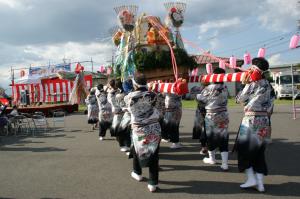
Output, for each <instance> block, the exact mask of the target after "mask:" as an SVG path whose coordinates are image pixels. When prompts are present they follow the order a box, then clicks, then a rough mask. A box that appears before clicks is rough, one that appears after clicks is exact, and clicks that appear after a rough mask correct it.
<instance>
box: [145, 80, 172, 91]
mask: <svg viewBox="0 0 300 199" xmlns="http://www.w3.org/2000/svg"><path fill="white" fill-rule="evenodd" d="M148 87H151V88H152V89H151V90H152V91H153V92H157V93H175V91H174V83H158V82H154V83H149V84H148Z"/></svg>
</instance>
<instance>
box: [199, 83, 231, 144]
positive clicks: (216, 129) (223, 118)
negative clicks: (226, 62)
mask: <svg viewBox="0 0 300 199" xmlns="http://www.w3.org/2000/svg"><path fill="white" fill-rule="evenodd" d="M227 99H228V90H227V87H226V86H225V85H224V84H210V85H208V86H207V87H205V88H204V89H203V91H202V92H201V94H199V95H197V100H198V101H199V102H201V103H204V104H205V110H206V115H205V130H206V135H207V139H208V145H209V148H210V149H209V150H214V149H215V148H217V147H218V145H219V143H221V140H224V141H226V140H228V123H229V118H228V112H227Z"/></svg>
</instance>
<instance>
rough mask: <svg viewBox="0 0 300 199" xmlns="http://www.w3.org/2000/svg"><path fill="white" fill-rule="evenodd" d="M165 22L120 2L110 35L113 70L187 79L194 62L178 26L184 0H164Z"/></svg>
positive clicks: (125, 76)
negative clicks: (167, 0)
mask: <svg viewBox="0 0 300 199" xmlns="http://www.w3.org/2000/svg"><path fill="white" fill-rule="evenodd" d="M165 7H166V9H167V11H168V15H167V18H166V20H165V22H162V20H161V19H160V18H159V17H157V16H152V15H148V14H146V13H142V14H141V15H140V16H138V17H137V10H138V8H137V6H134V5H130V6H120V7H116V8H115V11H116V14H117V16H118V20H119V29H118V30H116V31H115V33H114V35H113V38H112V39H113V43H114V45H115V46H116V48H117V51H116V55H115V65H114V67H113V74H114V76H115V77H120V78H121V79H124V80H126V79H128V78H130V77H132V76H133V75H134V73H136V72H142V73H144V74H146V76H147V78H148V80H150V81H154V80H162V81H172V82H175V81H178V80H179V79H180V78H184V79H187V78H188V74H189V73H188V71H189V69H192V68H194V67H196V62H195V60H194V59H193V57H192V56H189V55H188V54H187V52H186V50H185V48H184V45H183V42H182V39H181V35H180V31H179V28H180V27H181V25H182V24H183V22H184V12H185V4H184V3H166V4H165Z"/></svg>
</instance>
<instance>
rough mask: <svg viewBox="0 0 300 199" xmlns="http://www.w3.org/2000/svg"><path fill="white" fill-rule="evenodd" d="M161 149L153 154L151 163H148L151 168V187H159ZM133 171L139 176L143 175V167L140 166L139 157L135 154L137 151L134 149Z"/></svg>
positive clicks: (149, 182)
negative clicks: (159, 154)
mask: <svg viewBox="0 0 300 199" xmlns="http://www.w3.org/2000/svg"><path fill="white" fill-rule="evenodd" d="M158 153H159V147H158V148H157V149H156V151H155V153H154V154H152V156H151V157H150V160H149V163H148V167H149V181H148V184H151V185H157V184H158V171H159V166H158V162H159V156H158ZM132 155H133V171H134V172H135V173H136V174H138V175H142V167H141V165H140V162H139V159H138V156H137V154H136V152H135V150H134V149H133V154H132Z"/></svg>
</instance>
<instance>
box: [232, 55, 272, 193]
mask: <svg viewBox="0 0 300 199" xmlns="http://www.w3.org/2000/svg"><path fill="white" fill-rule="evenodd" d="M268 69H269V63H268V61H267V60H265V59H264V58H254V59H253V60H252V66H251V68H250V70H249V71H248V74H249V75H248V76H246V78H245V80H244V83H245V84H246V86H245V87H244V89H243V90H242V92H241V93H240V95H239V96H237V102H238V103H241V104H242V105H243V106H244V112H245V115H244V117H243V120H242V123H241V125H240V129H239V132H238V138H237V142H236V149H237V153H238V167H239V170H240V172H245V173H246V175H247V180H246V182H245V183H244V184H242V185H240V187H241V188H249V187H255V188H256V189H257V190H258V191H259V192H264V191H265V188H264V184H263V177H264V175H267V174H268V169H267V164H266V160H265V149H266V146H267V144H266V138H268V137H269V136H270V121H269V120H270V114H271V113H270V111H271V109H272V107H273V96H272V86H271V85H270V83H269V82H268V81H267V80H266V79H265V77H264V72H265V71H267V70H268ZM250 78H251V80H252V81H251V82H249V79H250Z"/></svg>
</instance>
